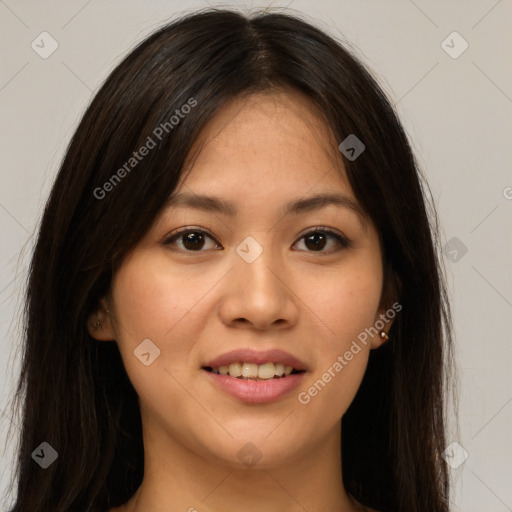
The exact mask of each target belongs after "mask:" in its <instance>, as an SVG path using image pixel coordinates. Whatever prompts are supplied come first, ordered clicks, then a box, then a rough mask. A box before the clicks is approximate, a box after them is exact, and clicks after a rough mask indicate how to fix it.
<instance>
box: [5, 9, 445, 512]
mask: <svg viewBox="0 0 512 512" xmlns="http://www.w3.org/2000/svg"><path fill="white" fill-rule="evenodd" d="M276 86H285V87H293V88H295V89H297V90H299V91H302V92H303V93H305V94H306V95H307V96H308V97H309V98H311V100H313V101H314V102H315V103H316V105H318V107H319V108H320V109H321V110H322V111H323V113H324V114H325V117H326V119H327V120H328V123H329V125H330V127H331V129H332V131H333V133H334V135H335V136H336V138H337V140H338V141H340V142H341V141H342V140H344V139H345V138H346V137H347V136H348V135H349V134H357V137H358V138H359V139H361V140H362V141H363V142H364V144H365V146H366V149H365V151H364V153H363V154H362V155H361V156H360V157H358V158H357V159H355V160H353V161H352V160H351V159H348V158H344V160H345V167H346V171H347V175H348V179H349V181H350V184H351V186H352V189H353V190H354V193H355V195H356V197H357V199H358V201H359V202H360V204H361V205H362V206H363V208H364V210H365V211H366V212H367V214H368V215H369V217H370V218H371V219H372V221H373V223H374V224H375V226H376V228H377V230H378V231H379V233H380V235H381V238H382V246H383V253H384V254H383V257H384V266H385V278H386V281H385V288H386V289H387V290H391V291H393V294H392V295H394V296H395V297H396V298H397V299H398V300H399V302H400V304H401V305H402V311H401V313H400V314H399V315H398V316H397V318H396V320H395V323H394V324H393V326H392V329H391V332H390V340H389V342H388V343H386V344H385V345H384V346H383V347H382V348H381V349H379V350H377V351H372V353H371V355H370V360H369V364H368V368H367V372H366V374H365V377H364V380H363V382H362V385H361V387H360V389H359V391H358V393H357V396H356V397H355V399H354V401H353V403H352V404H351V406H350V408H349V410H348V411H347V413H346V414H345V415H344V417H343V420H342V421H343V423H342V426H343V428H342V453H343V457H342V460H343V479H344V482H343V483H344V485H345V487H346V489H347V491H349V492H350V493H351V494H353V495H354V496H355V497H356V498H357V499H358V500H359V501H361V502H362V503H364V504H366V505H368V506H371V507H373V508H376V509H379V510H383V511H389V512H391V511H396V512H425V511H428V512H446V511H447V510H448V493H449V482H448V474H447V469H446V466H445V464H444V462H443V460H442V458H441V453H442V451H443V450H444V446H445V431H444V428H445V414H444V411H445V407H444V403H445V397H444V384H445V382H446V380H445V376H446V374H447V364H446V362H447V361H449V357H447V356H449V354H450V353H451V334H450V333H451V326H450V315H449V305H448V301H447V299H446V292H445V285H444V279H443V272H442V267H441V263H440V261H439V259H438V253H439V252H438V250H437V249H438V247H437V246H438V242H437V238H436V236H437V235H436V232H437V224H436V222H437V221H436V217H435V212H434V211H433V210H432V211H430V213H429V206H428V205H429V201H427V199H426V197H427V196H426V194H427V192H428V188H427V187H425V186H424V185H422V183H423V180H422V177H421V174H420V172H419V171H418V167H417V165H416V162H415V159H414V156H413V154H412V151H411V148H410V145H409V143H408V140H407V137H406V135H405V133H404V130H403V129H402V127H401V125H400V122H399V120H398V119H397V116H396V114H395V112H394V110H393V108H392V106H391V104H390V102H389V100H388V99H387V98H386V96H385V94H384V93H383V91H382V90H381V88H380V87H379V86H378V84H377V83H376V81H375V80H374V79H373V78H372V76H371V75H370V74H369V73H368V71H367V70H366V69H365V68H364V66H363V65H362V64H361V63H360V62H359V61H358V60H357V59H356V58H355V57H354V56H353V55H351V54H350V53H349V52H348V51H347V50H346V49H345V48H344V46H343V45H342V44H341V43H339V42H337V41H336V40H335V39H333V38H332V37H330V36H329V35H327V34H326V33H324V32H323V31H322V30H319V29H318V28H315V27H314V26H313V25H311V24H310V23H308V22H306V21H304V20H302V19H301V18H300V17H298V16H296V15H294V16H291V15H288V14H283V13H256V14H252V15H250V16H249V15H243V14H240V13H237V12H233V11H229V10H220V9H208V10H205V11H200V12H195V13H193V14H189V15H186V16H184V17H182V18H180V19H177V20H174V21H172V22H170V23H168V24H166V25H165V26H163V27H162V28H160V29H158V30H157V31H156V32H154V33H153V34H152V35H151V36H150V37H148V38H147V39H146V40H144V41H143V42H142V43H140V44H139V45H138V46H137V47H136V48H135V49H134V50H133V51H132V52H131V53H130V54H129V55H128V56H127V57H126V58H125V59H124V60H123V61H122V62H121V63H120V64H119V65H118V66H117V67H116V68H115V69H114V70H113V71H112V73H111V74H110V75H109V77H108V78H107V80H106V81H105V83H104V84H103V86H102V87H101V89H100V90H99V91H98V93H97V94H96V95H95V97H94V99H93V101H92V102H91V104H90V106H89V107H88V108H87V110H86V112H85V114H84V115H83V118H82V120H81V122H80V124H79V126H78V128H77V129H76V132H75V133H74V135H73V138H72V140H71V142H70V144H69V147H68V148H67V152H66V155H65V157H64V160H63V162H62V165H61V167H60V170H59V173H58V175H57V178H56V180H55V183H54V186H53V189H52V191H51V195H50V197H49V200H48V202H47V204H46V207H45V209H44V214H43V218H42V222H41V226H40V230H39V234H38V238H37V243H36V246H35V250H34V253H33V258H32V261H31V265H30V271H29V277H28V286H27V295H26V308H25V317H24V318H25V323H24V325H25V339H24V346H23V360H22V372H21V376H20V380H19V383H18V387H17V393H16V397H15V398H16V400H15V402H16V405H17V406H18V407H20V408H22V416H23V424H22V430H21V437H20V447H19V451H18V459H17V467H16V477H17V493H16V501H15V504H14V508H13V509H12V512H49V511H51V512H92V511H95V512H96V511H97V510H106V509H107V508H109V507H114V506H118V505H120V504H123V503H125V502H126V501H128V500H129V498H130V497H131V496H132V495H133V494H134V493H135V491H136V489H137V488H138V486H139V485H140V484H141V481H142V477H143V466H144V452H143V444H142V430H141V418H140V412H139V407H138V402H137V395H136V392H135V390H134V389H133V387H132V385H131V383H130V381H129V379H128V376H127V374H126V372H125V369H124V366H123V363H122V360H121V357H120V354H119V350H118V348H117V345H116V343H98V342H94V340H92V338H91V337H90V335H89V333H88V330H87V319H88V317H89V315H90V313H91V312H92V311H94V309H95V307H96V305H97V303H98V300H99V299H100V298H101V297H102V296H104V295H105V293H106V292H107V291H108V289H109V286H110V283H111V279H112V276H113V273H114V272H115V271H116V269H117V268H118V266H119V264H120V263H121V262H122V260H123V258H124V256H125V255H126V254H127V252H128V251H129V250H130V249H131V248H133V247H134V246H135V245H136V244H137V242H138V241H139V240H140V239H141V237H142V236H143V235H144V234H145V233H146V232H147V230H148V229H149V227H150V226H151V225H152V223H153V221H154V220H155V218H156V216H157V215H158V213H159V212H160V211H161V209H162V207H163V206H164V204H165V201H166V199H167V198H168V196H169V195H170V194H171V193H172V192H173V190H174V189H175V188H176V186H177V184H178V182H179V180H180V178H181V176H182V168H183V163H184V161H185V158H186V156H187V154H188V153H189V150H190V148H191V145H192V143H193V142H194V141H195V140H196V139H197V136H198V134H199V133H200V131H201V129H202V128H203V127H204V126H205V124H206V123H207V122H208V120H209V119H211V118H212V116H213V115H214V114H215V113H216V111H218V109H220V108H222V106H223V105H224V104H225V103H226V102H227V101H229V100H231V99H233V98H235V97H237V96H240V95H243V94H250V93H251V92H255V91H263V90H268V89H269V88H271V87H276ZM191 98H192V99H193V101H195V102H197V104H196V105H195V106H194V107H193V108H190V109H189V111H187V115H186V116H182V117H180V120H179V123H177V124H176V125H175V126H174V125H173V126H172V129H171V128H170V127H169V126H168V130H165V131H162V134H161V135H162V137H161V138H160V139H158V140H156V139H157V137H155V135H154V130H155V127H158V126H160V125H162V124H163V123H168V125H169V120H170V118H171V117H172V116H173V114H175V111H176V109H179V108H180V107H181V106H182V105H185V104H187V102H189V101H190V99H191ZM189 104H190V103H189ZM164 132H165V133H164ZM151 134H153V137H152V138H153V140H154V142H155V143H156V147H154V149H152V150H151V151H150V152H149V153H148V154H147V156H145V157H144V159H141V160H140V161H137V164H136V165H134V166H133V168H131V169H130V172H126V173H124V174H123V173H122V172H121V174H122V176H121V178H122V179H121V178H120V173H119V172H118V170H119V169H121V168H122V167H123V165H125V164H126V162H128V161H129V160H130V158H132V156H133V152H134V151H136V150H137V149H138V148H140V147H141V146H143V145H144V144H145V143H146V142H147V141H148V136H150V135H151ZM125 170H126V168H125ZM114 174H116V175H117V176H118V178H120V179H115V180H113V178H112V177H113V175H114ZM106 183H110V186H105V184H106ZM101 191H103V192H101ZM390 297H391V295H390ZM43 441H45V442H48V443H49V444H50V445H51V446H52V447H53V448H54V449H55V450H56V451H57V452H58V453H59V458H58V461H57V462H56V463H54V464H52V465H51V466H50V467H48V468H47V469H42V468H41V467H40V466H39V465H38V464H36V463H35V462H34V460H33V459H32V457H31V454H32V452H33V451H34V449H35V448H36V447H37V446H39V445H40V444H41V443H42V442H43Z"/></svg>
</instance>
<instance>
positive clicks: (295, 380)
mask: <svg viewBox="0 0 512 512" xmlns="http://www.w3.org/2000/svg"><path fill="white" fill-rule="evenodd" d="M202 371H203V372H204V373H205V374H206V376H207V378H209V379H211V382H212V384H213V385H214V386H216V387H217V388H219V389H220V390H221V391H224V392H225V393H227V394H229V395H231V396H234V397H235V398H238V399H239V400H241V401H243V402H246V403H252V404H264V403H269V402H274V401H276V400H279V399H280V398H283V397H285V396H286V395H288V394H289V393H291V392H292V391H293V390H294V389H295V388H297V387H298V386H299V385H300V383H301V382H302V379H303V378H304V376H305V375H306V373H305V372H304V373H295V374H293V375H288V376H286V377H280V378H277V379H269V380H250V379H247V380H244V379H237V378H236V377H231V376H230V375H221V374H220V373H213V372H209V371H208V370H204V369H203V370H202Z"/></svg>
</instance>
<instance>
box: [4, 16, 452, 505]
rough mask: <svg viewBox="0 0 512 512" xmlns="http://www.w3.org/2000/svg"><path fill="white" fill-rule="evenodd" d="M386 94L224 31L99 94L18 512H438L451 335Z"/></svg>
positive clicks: (77, 177)
mask: <svg viewBox="0 0 512 512" xmlns="http://www.w3.org/2000/svg"><path fill="white" fill-rule="evenodd" d="M423 196H424V192H423V190H422V186H421V180H420V175H419V172H418V170H417V167H416V164H415V160H414V157H413V155H412V152H411V149H410V146H409V144H408V141H407V138H406V135H405V134H404V131H403V129H402V127H401V125H400V123H399V121H398V119H397V117H396V115H395V113H394V111H393V109H392V107H391V106H390V104H389V102H388V100H387V99H386V97H385V95H384V93H383V92H382V90H381V89H380V88H379V86H378V85H377V84H376V82H375V81H374V80H373V79H372V78H371V76H370V74H369V73H368V72H367V71H366V70H365V69H364V67H363V66H362V65H361V63H359V62H358V61H357V60H356V59H355V58H354V57H353V56H352V55H350V54H349V53H348V52H347V51H346V50H345V49H344V48H343V47H342V46H341V45H340V44H339V43H338V42H336V41H335V40H333V39H332V38H331V37H329V36H328V35H327V34H325V33H323V32H322V31H320V30H319V29H317V28H315V27H313V26H312V25H310V24H309V23H307V22H305V21H303V20H301V19H299V18H297V17H292V16H289V15H285V14H264V13H263V14H256V15H253V16H251V17H247V16H244V15H242V14H239V13H235V12H231V11H227V10H208V11H202V12H197V13H194V14H191V15H188V16H185V17H183V18H181V19H179V20H177V21H173V22H171V23H169V24H168V25H166V26H164V27H163V28H161V29H159V30H158V31H157V32H155V33H154V34H152V35H151V36H150V37H148V38H147V39H146V40H145V41H143V42H142V43H141V44H139V45H138V46H137V48H135V49H134V50H133V51H132V52H131V53H130V54H129V55H128V56H127V57H126V58H125V59H124V60H123V62H121V64H119V66H118V67H117V68H116V69H115V70H114V71H113V72H112V73H111V75H110V76H109V77H108V79H107V81H106V82H105V84H104V85H103V87H102V88H101V89H100V91H99V92H98V93H97V94H96V96H95V98H94V100H93V101H92V103H91V105H90V106H89V108H88V109H87V111H86V113H85V114H84V117H83V119H82V121H81V123H80V125H79V127H78V128H77V130H76V133H75V134H74V136H73V139H72V141H71V143H70V145H69V148H68V150H67V153H66V156H65V158H64V161H63V163H62V166H61V169H60V171H59V173H58V176H57V179H56V181H55V184H54V186H53V189H52V192H51V196H50V198H49V201H48V203H47V205H46V208H45V211H44V215H43V219H42V224H41V228H40V232H39V237H38V240H37V245H36V248H35V252H34V255H33V260H32V265H31V268H30V276H29V285H28V292H27V303H26V304H27V308H26V341H25V351H24V359H23V369H22V375H21V377H20V381H19V386H18V394H17V400H18V402H20V401H21V396H22V393H26V399H25V400H24V403H23V429H22V434H21V446H20V450H19V460H18V468H17V470H18V473H17V475H18V480H19V482H18V488H17V499H16V502H15V505H14V508H13V509H12V512H22V511H23V512H25V511H30V512H43V511H52V512H65V511H66V512H67V511H73V512H81V511H109V512H135V511H155V512H156V511H163V510H165V511H171V510H172V511H175V510H176V511H180V510H183V511H185V510H188V511H194V510H197V511H200V512H202V511H211V512H214V511H220V510H234V509H237V510H244V511H250V510H251V511H252V510H265V511H271V512H272V511H296V510H310V511H315V512H316V511H322V512H323V511H329V512H330V511H340V512H341V511H343V512H355V511H360V510H367V511H369V510H373V511H376V510H377V511H382V512H384V511H400V512H402V511H403V512H405V511H407V512H419V511H422V512H424V511H426V510H428V511H429V512H441V511H443V512H445V511H447V510H448V491H449V484H448V474H447V470H446V467H445V465H444V462H443V461H442V459H441V453H442V451H443V450H444V444H445V438H444V413H443V411H444V395H443V389H444V385H445V382H446V379H445V377H446V375H445V374H446V370H447V369H446V367H445V361H446V360H447V358H446V356H447V355H449V354H450V348H451V344H450V339H451V338H450V318H449V307H448V304H447V301H446V298H445V288H444V281H443V278H442V271H441V267H440V263H439V261H438V258H437V254H436V233H435V216H432V218H431V220H432V222H433V226H431V225H430V223H429V216H428V214H427V206H426V203H425V200H424V197H423Z"/></svg>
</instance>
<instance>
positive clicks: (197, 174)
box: [178, 89, 352, 199]
mask: <svg viewBox="0 0 512 512" xmlns="http://www.w3.org/2000/svg"><path fill="white" fill-rule="evenodd" d="M319 184H321V185H322V188H323V189H326V188H327V189H332V191H333V192H334V191H339V192H344V193H345V194H348V195H350V196H352V191H351V190H350V186H349V184H348V180H347V179H346V174H345V169H344V166H343V159H342V157H341V155H340V153H339V151H338V148H337V143H336V140H335V138H334V135H333V134H332V131H331V130H330V128H329V125H328V123H327V121H326V120H325V118H324V116H323V114H322V113H321V112H320V110H319V109H318V107H317V106H316V105H315V104H314V103H313V102H312V101H311V100H310V99H309V98H308V97H307V96H305V95H303V94H302V93H300V92H298V91H295V90H292V89H284V90H278V91H272V92H262V93H253V94H251V95H247V96H243V97H238V98H235V99H234V100H232V101H230V102H229V103H227V104H226V105H224V106H223V107H222V108H221V109H220V110H219V111H218V112H217V113H216V115H215V116H214V117H213V118H212V119H211V120H210V121H209V122H208V123H207V124H206V126H205V127H204V129H203V130H202V132H201V134H200V135H199V137H198V139H197V141H196V142H195V143H194V145H193V147H192V149H191V151H190V153H189V156H188V158H187V161H186V162H185V166H184V173H183V177H182V180H181V183H180V186H179V187H178V190H179V189H180V187H181V185H186V186H188V187H192V188H197V187H199V188H201V190H202V191H203V192H204V191H205V190H209V191H214V192H215V193H216V195H221V194H225V193H227V192H234V193H235V192H236V194H237V195H238V196H240V194H242V193H243V192H244V191H250V190H252V192H253V194H256V193H258V192H260V193H261V192H262V191H263V190H267V191H282V192H283V193H285V194H286V196H294V197H296V196H299V195H305V194H307V193H308V190H310V189H312V188H313V187H315V186H317V185H319ZM266 198H267V199H270V197H269V196H268V195H267V196H266Z"/></svg>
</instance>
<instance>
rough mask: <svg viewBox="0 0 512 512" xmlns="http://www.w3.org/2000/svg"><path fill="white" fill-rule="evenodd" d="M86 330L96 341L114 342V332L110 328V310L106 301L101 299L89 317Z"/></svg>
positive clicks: (111, 327)
mask: <svg viewBox="0 0 512 512" xmlns="http://www.w3.org/2000/svg"><path fill="white" fill-rule="evenodd" d="M87 329H88V331H89V334H90V335H91V337H93V338H94V339H95V340H98V341H113V340H115V332H114V328H113V326H112V319H111V315H110V310H109V309H108V306H107V303H106V300H105V299H104V298H102V299H101V300H100V304H99V305H98V308H97V309H96V311H94V312H93V313H91V314H90V315H89V318H88V320H87Z"/></svg>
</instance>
